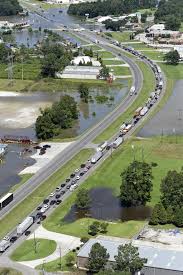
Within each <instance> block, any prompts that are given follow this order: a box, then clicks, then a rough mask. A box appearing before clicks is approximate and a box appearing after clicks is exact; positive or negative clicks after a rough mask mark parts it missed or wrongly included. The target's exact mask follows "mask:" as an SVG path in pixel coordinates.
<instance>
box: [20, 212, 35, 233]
mask: <svg viewBox="0 0 183 275" xmlns="http://www.w3.org/2000/svg"><path fill="white" fill-rule="evenodd" d="M33 223H34V217H31V216H30V217H27V218H26V219H25V220H24V221H23V222H22V223H20V224H19V225H18V226H17V234H18V235H22V234H23V233H24V232H25V231H26V230H27V229H28V228H29V227H30V226H31V225H32V224H33Z"/></svg>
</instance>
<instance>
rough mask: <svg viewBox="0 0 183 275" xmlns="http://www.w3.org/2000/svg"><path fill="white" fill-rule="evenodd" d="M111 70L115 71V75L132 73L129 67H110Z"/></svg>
mask: <svg viewBox="0 0 183 275" xmlns="http://www.w3.org/2000/svg"><path fill="white" fill-rule="evenodd" d="M109 69H110V71H111V72H113V74H114V75H115V76H125V75H131V71H130V69H129V68H128V67H120V66H118V67H109Z"/></svg>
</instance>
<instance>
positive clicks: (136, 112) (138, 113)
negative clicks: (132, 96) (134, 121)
mask: <svg viewBox="0 0 183 275" xmlns="http://www.w3.org/2000/svg"><path fill="white" fill-rule="evenodd" d="M141 110H142V107H139V108H137V110H136V111H135V114H134V118H135V117H137V116H139V115H140V111H141Z"/></svg>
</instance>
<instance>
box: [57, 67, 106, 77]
mask: <svg viewBox="0 0 183 275" xmlns="http://www.w3.org/2000/svg"><path fill="white" fill-rule="evenodd" d="M100 70H101V67H99V66H97V67H95V66H67V67H65V69H64V71H63V73H60V72H58V73H56V77H58V78H74V79H97V76H98V75H99V72H100Z"/></svg>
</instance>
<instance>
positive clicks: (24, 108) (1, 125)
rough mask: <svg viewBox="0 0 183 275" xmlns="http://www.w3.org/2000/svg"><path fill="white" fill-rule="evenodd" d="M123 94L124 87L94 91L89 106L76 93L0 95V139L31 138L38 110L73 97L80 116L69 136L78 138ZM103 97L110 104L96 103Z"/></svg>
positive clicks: (7, 93) (8, 93)
mask: <svg viewBox="0 0 183 275" xmlns="http://www.w3.org/2000/svg"><path fill="white" fill-rule="evenodd" d="M126 92H127V87H125V88H122V89H120V88H119V89H118V88H115V89H114V88H110V87H109V88H108V89H107V90H106V89H94V90H93V91H91V92H90V95H91V97H92V99H91V101H89V103H83V102H82V101H81V99H80V96H79V94H78V93H77V91H70V92H67V93H66V92H55V93H47V92H37V93H14V92H0V118H1V120H0V135H6V134H12V135H15V134H16V135H26V136H29V137H30V138H35V130H34V123H35V121H36V118H37V116H38V115H39V113H40V108H45V107H46V106H50V105H51V104H52V103H53V102H55V101H58V100H59V99H60V97H61V96H62V95H64V94H69V95H70V96H72V97H74V98H75V100H76V102H77V103H78V109H79V112H80V115H79V119H78V123H77V124H76V125H74V127H73V128H72V129H70V132H71V133H70V135H71V136H75V135H78V134H81V133H82V132H83V131H85V130H87V129H88V128H89V127H91V126H92V125H94V124H95V123H97V122H98V121H99V120H101V119H102V118H103V117H104V116H105V115H107V114H108V113H109V112H110V111H112V110H113V109H114V108H115V106H116V105H117V104H118V103H119V102H120V101H121V100H122V98H123V97H124V96H125V94H126ZM101 95H105V96H107V97H108V98H110V97H111V96H112V100H108V101H107V102H105V103H98V102H97V101H96V97H97V96H101Z"/></svg>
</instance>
